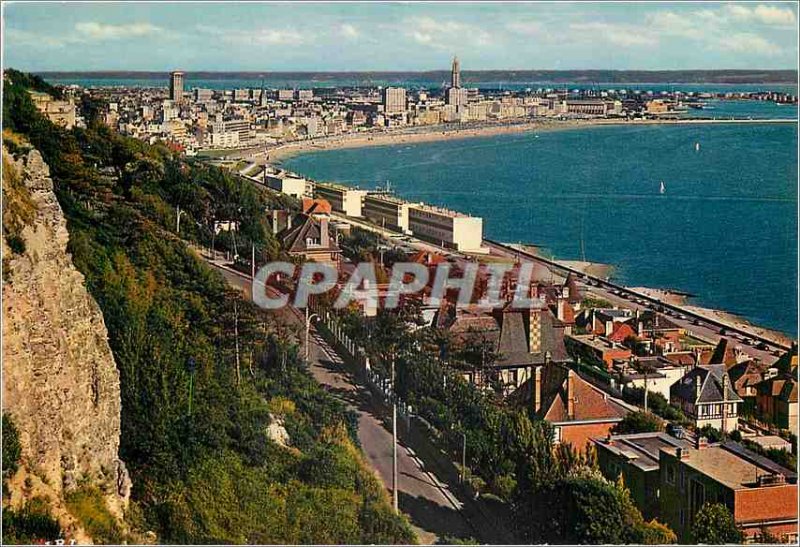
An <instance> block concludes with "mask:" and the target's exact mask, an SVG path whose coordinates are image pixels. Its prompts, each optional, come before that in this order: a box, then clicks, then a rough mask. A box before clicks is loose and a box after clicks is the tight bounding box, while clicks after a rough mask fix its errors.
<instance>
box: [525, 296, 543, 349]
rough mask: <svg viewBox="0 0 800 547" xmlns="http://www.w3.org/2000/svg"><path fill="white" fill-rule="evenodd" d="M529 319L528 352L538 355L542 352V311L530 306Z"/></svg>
mask: <svg viewBox="0 0 800 547" xmlns="http://www.w3.org/2000/svg"><path fill="white" fill-rule="evenodd" d="M523 317H524V316H523ZM529 319H530V320H529V325H528V352H530V353H539V352H540V351H542V311H541V310H540V309H539V308H535V307H533V306H531V308H530V316H529Z"/></svg>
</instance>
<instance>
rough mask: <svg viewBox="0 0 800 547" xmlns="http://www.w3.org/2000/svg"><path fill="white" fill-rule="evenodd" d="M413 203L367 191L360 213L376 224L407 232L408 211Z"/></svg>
mask: <svg viewBox="0 0 800 547" xmlns="http://www.w3.org/2000/svg"><path fill="white" fill-rule="evenodd" d="M411 205H413V204H412V203H408V202H407V201H403V200H401V199H397V198H396V197H394V196H391V195H389V194H385V193H380V192H376V193H368V194H367V195H366V196H364V206H363V207H362V209H361V212H362V215H363V216H364V217H366V218H368V219H369V220H371V221H372V222H374V223H375V224H377V225H378V226H382V227H384V228H390V229H392V230H398V231H401V232H404V233H408V231H409V225H408V211H409V208H410V207H411Z"/></svg>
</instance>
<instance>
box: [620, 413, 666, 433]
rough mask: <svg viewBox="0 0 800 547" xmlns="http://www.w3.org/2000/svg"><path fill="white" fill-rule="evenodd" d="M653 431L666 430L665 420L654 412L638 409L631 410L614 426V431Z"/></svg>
mask: <svg viewBox="0 0 800 547" xmlns="http://www.w3.org/2000/svg"><path fill="white" fill-rule="evenodd" d="M651 431H664V420H662V419H661V418H659V417H658V416H656V415H655V414H653V413H652V412H644V411H643V410H637V411H636V412H629V413H628V414H627V415H626V416H625V417H624V418H623V419H622V421H621V422H619V423H618V424H617V425H616V427H615V428H614V433H619V434H626V433H649V432H651Z"/></svg>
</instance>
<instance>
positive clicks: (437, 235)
mask: <svg viewBox="0 0 800 547" xmlns="http://www.w3.org/2000/svg"><path fill="white" fill-rule="evenodd" d="M408 229H409V230H411V233H412V234H413V235H414V236H416V237H419V238H420V239H427V240H428V241H431V242H432V243H436V244H438V245H442V246H443V247H449V248H453V249H457V250H459V251H473V252H482V247H481V245H482V243H483V219H482V218H480V217H472V216H469V215H465V214H463V213H459V212H457V211H451V210H449V209H443V208H440V207H434V206H431V205H425V204H414V205H412V206H410V207H409V209H408Z"/></svg>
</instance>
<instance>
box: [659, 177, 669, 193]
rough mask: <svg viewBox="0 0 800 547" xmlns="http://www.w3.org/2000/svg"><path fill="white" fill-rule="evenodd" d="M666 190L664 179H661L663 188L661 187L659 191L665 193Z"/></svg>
mask: <svg viewBox="0 0 800 547" xmlns="http://www.w3.org/2000/svg"><path fill="white" fill-rule="evenodd" d="M666 191H667V187H666V186H664V181H663V180H662V181H661V188H660V189H659V193H661V194H663V193H664V192H666Z"/></svg>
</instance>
